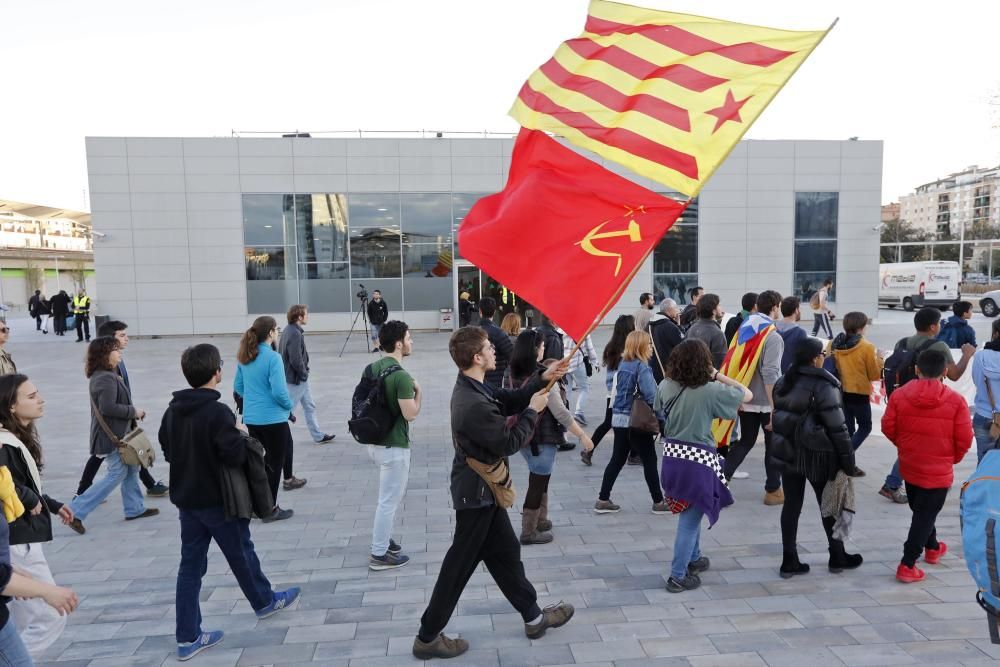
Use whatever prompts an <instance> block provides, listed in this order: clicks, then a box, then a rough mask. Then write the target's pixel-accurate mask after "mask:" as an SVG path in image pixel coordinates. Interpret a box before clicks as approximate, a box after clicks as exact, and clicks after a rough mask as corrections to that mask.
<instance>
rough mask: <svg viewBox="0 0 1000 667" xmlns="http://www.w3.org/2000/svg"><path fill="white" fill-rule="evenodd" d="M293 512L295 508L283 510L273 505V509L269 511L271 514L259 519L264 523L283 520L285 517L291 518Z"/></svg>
mask: <svg viewBox="0 0 1000 667" xmlns="http://www.w3.org/2000/svg"><path fill="white" fill-rule="evenodd" d="M293 514H295V510H283V509H281V508H280V507H278V506H277V505H275V507H274V511H273V512H271V516H266V517H264V518H263V519H261V521H263V522H264V523H273V522H275V521H284V520H285V519H291V518H292V515H293Z"/></svg>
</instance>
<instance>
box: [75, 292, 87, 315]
mask: <svg viewBox="0 0 1000 667" xmlns="http://www.w3.org/2000/svg"><path fill="white" fill-rule="evenodd" d="M73 312H74V313H76V314H77V315H82V314H84V313H89V312H90V297H89V296H84V297H83V298H80V297H79V296H74V297H73Z"/></svg>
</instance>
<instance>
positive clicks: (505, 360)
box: [479, 296, 521, 387]
mask: <svg viewBox="0 0 1000 667" xmlns="http://www.w3.org/2000/svg"><path fill="white" fill-rule="evenodd" d="M496 312H497V302H496V299H494V298H493V297H491V296H486V297H483V298H482V299H480V300H479V326H480V327H482V329H483V331H485V332H486V336H487V337H488V338H489V339H490V343H492V344H493V347H494V348H495V349H496V351H497V367H496V369H494V370H492V371H490V372H489V373H487V374H486V383H487V384H491V385H493V386H494V387H501V386H503V378H504V375H506V374H507V366H508V365H510V355H511V354H512V353H513V351H514V343H513V341H512V339H511V337H510V336H509V335H508V332H506V331H504V330H503V329H501V328H500V327H498V326H497V325H496V323H495V322H494V321H493V316H494V315H496ZM511 314H512V313H508V317H509V316H510V315H511ZM514 317H515V318H517V315H514ZM505 319H506V318H505ZM517 327H518V332H520V327H521V322H520V320H518V321H517ZM514 338H517V335H516V334H515V335H514Z"/></svg>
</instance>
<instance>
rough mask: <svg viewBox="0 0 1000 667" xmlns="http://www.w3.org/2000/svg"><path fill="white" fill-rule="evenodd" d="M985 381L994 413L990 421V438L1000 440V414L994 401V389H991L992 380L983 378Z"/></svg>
mask: <svg viewBox="0 0 1000 667" xmlns="http://www.w3.org/2000/svg"><path fill="white" fill-rule="evenodd" d="M983 380H985V381H986V395H987V396H989V399H990V409H991V410H992V411H993V417H992V419H991V420H990V437H991V438H993V439H994V440H998V439H1000V413H998V412H997V404H996V402H995V401H994V400H993V388H992V387H990V379H989V378H988V377H985V376H983Z"/></svg>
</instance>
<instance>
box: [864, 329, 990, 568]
mask: <svg viewBox="0 0 1000 667" xmlns="http://www.w3.org/2000/svg"><path fill="white" fill-rule="evenodd" d="M947 362H948V358H947V357H946V356H945V355H944V353H943V352H941V351H940V350H936V349H933V348H928V349H926V350H924V351H923V352H921V353H920V356H918V357H917V379H915V380H913V381H912V382H909V383H907V384H906V385H905V386H903V387H900V388H899V389H898V390H896V391H895V392H893V394H892V396H891V397H890V398H889V405H888V407H887V408H886V411H885V414H884V415H883V416H882V433H883V434H884V435H885V437H886V438H888V439H889V442H891V443H892V444H894V445H896V448H897V449H898V450H899V469H900V472H901V473H902V477H903V479H904V480H906V496H907V500H908V502H909V505H910V510H911V511H912V512H913V518H912V519H911V520H910V531H909V534H908V535H907V537H906V542H905V543H904V544H903V558H902V559H901V560H900V562H899V567H897V568H896V579H897V580H898V581H901V582H903V583H906V584H910V583H914V582H917V581H923V580H924V577H925V574H924V571H923V570H921V569H920V568H919V567H917V566H916V564H917V559H918V558H919V557H920V555H921V552H922V553H923V555H924V560H925V561H926V562H928V563H930V564H931V565H935V564H937V563H938V562H940V560H941V557H942V556H944V554H945V553H947V551H948V545H947V544H945V543H944V542H940V541H938V539H937V531H936V530H935V527H934V523H935V521H936V520H937V515H938V513H939V512H940V511H941V509H942V508H943V507H944V501H945V499H946V498H947V497H948V490H949V489H950V488H951V484H952V482H953V481H954V479H955V474H954V471H953V467H954V466H955V465H957V464H958V463H959V462H961V460H962V458H963V457H964V456H965V453H966V452H967V451H969V447H971V446H972V421H971V420H970V418H969V407H968V405H966V403H965V399H964V398H963V397H962V395H961V394H959V393H958V392H956V391H954V390H952V389H949V388H948V387H946V386H944V382H943V380H944V376H945V369H946V367H947Z"/></svg>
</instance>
